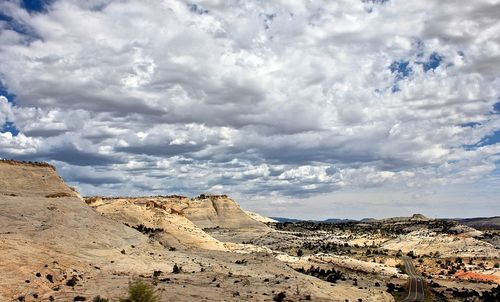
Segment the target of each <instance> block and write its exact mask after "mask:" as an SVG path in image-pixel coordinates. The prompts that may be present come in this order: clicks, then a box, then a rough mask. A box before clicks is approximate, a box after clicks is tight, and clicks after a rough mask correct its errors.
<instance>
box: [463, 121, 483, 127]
mask: <svg viewBox="0 0 500 302" xmlns="http://www.w3.org/2000/svg"><path fill="white" fill-rule="evenodd" d="M476 126H481V123H478V122H468V123H463V124H460V127H464V128H467V127H470V128H474V127H476Z"/></svg>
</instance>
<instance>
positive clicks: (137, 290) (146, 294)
mask: <svg viewBox="0 0 500 302" xmlns="http://www.w3.org/2000/svg"><path fill="white" fill-rule="evenodd" d="M119 301H120V302H160V298H159V297H158V296H157V294H156V291H155V289H154V288H153V286H152V285H151V284H148V283H146V282H144V281H142V280H139V279H137V280H133V281H130V282H129V284H128V297H127V298H121V299H120V300H119Z"/></svg>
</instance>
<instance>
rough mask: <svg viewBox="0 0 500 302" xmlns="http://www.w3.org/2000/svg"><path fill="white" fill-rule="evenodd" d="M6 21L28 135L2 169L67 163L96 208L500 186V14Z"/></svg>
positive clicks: (7, 139)
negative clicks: (100, 204) (193, 197)
mask: <svg viewBox="0 0 500 302" xmlns="http://www.w3.org/2000/svg"><path fill="white" fill-rule="evenodd" d="M0 11H1V12H2V13H1V14H0V62H1V64H0V81H1V83H2V86H4V87H5V90H6V91H8V92H9V93H10V94H9V97H10V99H9V100H8V99H7V98H5V97H0V126H2V125H4V124H5V123H6V122H11V123H13V124H14V125H15V126H16V127H17V129H19V130H20V133H19V134H17V135H14V134H12V133H10V132H8V131H7V130H4V131H2V133H1V134H0V135H1V136H0V146H2V148H1V149H0V156H1V157H15V158H20V159H39V160H48V161H53V162H54V163H55V164H56V165H57V166H58V167H59V168H61V169H64V175H65V178H66V179H67V180H68V181H70V182H73V183H74V184H76V185H77V186H78V187H79V188H80V189H81V190H82V191H83V192H84V193H99V192H105V193H110V194H124V193H127V194H142V193H145V192H146V193H148V192H149V193H165V192H170V193H183V194H196V193H200V192H204V191H213V192H226V193H229V194H237V195H238V196H241V198H243V199H246V200H252V199H253V198H255V196H267V197H269V198H270V199H273V198H275V199H276V200H285V199H286V198H299V197H301V198H302V197H308V198H314V197H315V196H319V195H321V194H325V193H329V192H335V191H338V190H350V189H352V188H358V189H360V190H361V189H362V188H373V187H380V188H384V187H387V188H389V187H390V186H400V187H406V188H421V187H422V186H426V185H435V184H439V185H446V184H451V183H457V182H458V183H460V182H464V183H465V182H470V181H477V180H480V179H486V178H488V177H490V176H491V175H492V174H494V173H497V172H496V171H498V168H497V162H498V160H499V149H498V148H499V147H498V144H495V143H490V144H485V143H484V142H485V140H484V139H485V137H487V136H492V135H497V134H496V133H498V131H499V129H500V121H499V115H498V114H497V111H498V109H497V108H498V104H499V101H500V89H499V87H500V77H499V75H500V64H499V63H500V37H499V33H500V22H498V17H497V16H498V12H499V11H500V3H499V2H497V1H486V0H484V1H483V0H479V1H474V2H471V3H468V4H466V5H460V6H457V5H456V3H455V2H453V1H439V2H436V1H416V2H408V1H396V0H393V1H347V0H346V1H335V2H328V1H326V2H325V1H309V2H300V1H292V2H291V1H273V2H261V1H239V2H234V3H226V2H220V1H208V0H207V1H198V2H189V1H181V0H168V1H159V0H148V1H111V0H99V1H97V0H96V1H84V2H82V1H76V0H75V1H71V0H65V1H62V0H59V1H57V0H56V1H50V2H49V3H47V4H46V5H45V6H44V7H43V8H42V9H41V10H30V9H27V8H25V7H24V6H23V5H22V4H21V2H20V1H17V0H10V1H3V2H2V3H0ZM5 95H7V94H5ZM14 95H15V100H14V99H13V96H14ZM89 166H99V168H95V169H90V168H89ZM106 171H107V172H106ZM110 173H111V174H110ZM92 174H95V176H91V175H92ZM119 181H123V182H124V183H127V185H126V186H122V187H120V186H118V185H117V183H118V182H119ZM124 191H125V192H124Z"/></svg>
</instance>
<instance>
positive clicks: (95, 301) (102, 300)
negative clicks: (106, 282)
mask: <svg viewBox="0 0 500 302" xmlns="http://www.w3.org/2000/svg"><path fill="white" fill-rule="evenodd" d="M92 302H109V299H105V298H101V296H95V297H94V299H92Z"/></svg>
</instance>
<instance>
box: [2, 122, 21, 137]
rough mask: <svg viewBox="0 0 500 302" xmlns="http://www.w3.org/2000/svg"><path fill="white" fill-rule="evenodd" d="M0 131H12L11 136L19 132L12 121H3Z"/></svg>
mask: <svg viewBox="0 0 500 302" xmlns="http://www.w3.org/2000/svg"><path fill="white" fill-rule="evenodd" d="M0 132H2V133H5V132H10V133H12V135H13V136H16V135H18V134H19V129H17V127H16V125H14V123H13V122H5V123H4V124H3V126H2V130H1V131H0Z"/></svg>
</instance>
